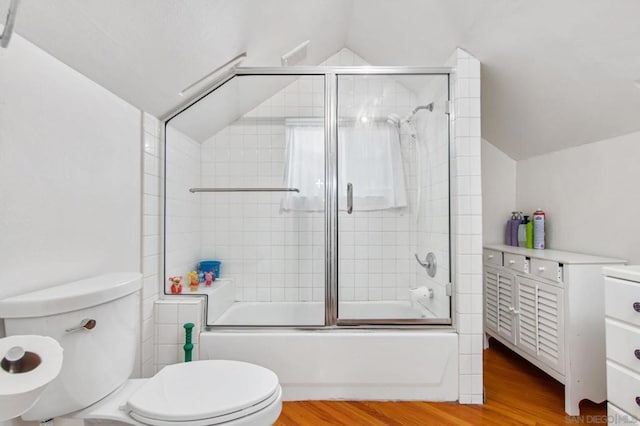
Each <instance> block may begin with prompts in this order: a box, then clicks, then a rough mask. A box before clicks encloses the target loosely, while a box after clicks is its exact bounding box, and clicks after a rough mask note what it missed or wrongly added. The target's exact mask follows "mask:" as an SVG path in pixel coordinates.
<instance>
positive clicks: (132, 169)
mask: <svg viewBox="0 0 640 426" xmlns="http://www.w3.org/2000/svg"><path fill="white" fill-rule="evenodd" d="M140 122H141V115H140V112H139V111H138V110H137V109H135V108H134V107H132V106H131V105H129V104H128V103H126V102H124V101H123V100H121V99H120V98H118V97H116V96H115V95H113V94H112V93H110V92H108V91H107V90H105V89H104V88H102V87H100V86H98V85H97V84H96V83H94V82H92V81H91V80H89V79H87V78H86V77H84V76H82V75H81V74H79V73H78V72H76V71H74V70H72V69H71V68H69V67H67V66H66V65H64V64H63V63H61V62H59V61H58V60H57V59H55V58H53V57H51V56H49V55H48V54H46V53H45V52H43V51H42V50H40V49H38V48H37V47H35V46H33V45H32V44H31V43H29V42H27V41H25V40H24V39H23V38H21V37H20V36H17V35H16V36H15V38H13V39H12V42H11V45H10V47H9V49H2V50H0V198H1V199H2V203H1V204H0V235H2V238H0V297H6V296H9V295H12V294H19V293H24V292H27V291H29V290H33V289H37V288H42V287H47V286H50V285H52V284H57V283H62V282H65V281H68V280H74V279H78V278H82V277H86V276H89V275H94V274H99V273H103V272H110V271H140V209H141V199H140V186H141V185H140V180H141V179H140V169H141V167H140V161H141V157H140V156H141V153H140V151H141V150H140V140H141V134H140ZM0 316H2V313H0Z"/></svg>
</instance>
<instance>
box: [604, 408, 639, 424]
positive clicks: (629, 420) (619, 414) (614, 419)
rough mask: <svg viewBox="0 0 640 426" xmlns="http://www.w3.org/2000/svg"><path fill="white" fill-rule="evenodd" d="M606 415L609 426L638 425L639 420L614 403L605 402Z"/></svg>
mask: <svg viewBox="0 0 640 426" xmlns="http://www.w3.org/2000/svg"><path fill="white" fill-rule="evenodd" d="M607 416H608V420H609V426H623V425H624V426H639V425H640V422H639V421H638V420H637V419H634V418H633V417H631V416H630V415H628V414H627V413H625V412H624V411H622V410H621V409H619V408H618V407H616V406H615V405H613V404H611V403H609V404H607Z"/></svg>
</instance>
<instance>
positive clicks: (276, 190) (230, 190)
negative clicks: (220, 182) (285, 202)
mask: <svg viewBox="0 0 640 426" xmlns="http://www.w3.org/2000/svg"><path fill="white" fill-rule="evenodd" d="M189 192H191V193H192V194H195V193H196V192H300V190H299V189H298V188H189Z"/></svg>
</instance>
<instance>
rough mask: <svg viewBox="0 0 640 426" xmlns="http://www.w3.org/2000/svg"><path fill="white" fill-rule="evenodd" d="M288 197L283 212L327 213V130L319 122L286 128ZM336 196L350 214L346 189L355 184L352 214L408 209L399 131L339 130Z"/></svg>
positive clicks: (384, 127) (378, 127)
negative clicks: (325, 177)
mask: <svg viewBox="0 0 640 426" xmlns="http://www.w3.org/2000/svg"><path fill="white" fill-rule="evenodd" d="M286 138H287V160H286V161H287V163H286V170H285V182H284V184H285V186H287V187H292V188H298V189H299V190H300V192H299V193H296V192H290V193H286V195H285V197H284V198H283V201H282V209H283V210H302V211H321V210H323V209H324V126H323V124H322V121H320V120H289V121H287V123H286ZM338 176H339V181H338V188H339V190H338V195H339V207H340V209H342V210H344V209H346V186H347V183H351V184H352V185H353V209H354V211H371V210H386V209H398V208H403V207H406V206H407V191H406V186H405V181H404V171H403V167H402V155H401V152H400V140H399V134H398V128H397V127H396V126H391V125H389V124H387V123H378V122H373V123H370V124H366V125H350V126H342V125H341V126H340V127H339V129H338Z"/></svg>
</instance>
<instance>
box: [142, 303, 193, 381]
mask: <svg viewBox="0 0 640 426" xmlns="http://www.w3.org/2000/svg"><path fill="white" fill-rule="evenodd" d="M202 304H203V299H201V298H188V299H187V298H181V297H172V298H170V299H165V300H158V301H156V302H155V333H154V336H155V341H156V348H155V350H156V362H155V371H158V370H160V369H162V368H163V367H164V366H166V365H170V364H175V363H177V362H183V361H184V348H183V346H184V344H185V329H184V324H186V323H189V322H190V323H193V324H194V327H193V329H192V335H191V338H192V340H191V341H192V343H193V345H194V347H193V356H192V359H193V360H194V361H195V360H198V359H199V347H198V345H199V343H200V332H201V331H202V324H203V320H202V318H203V312H204V310H203V306H202Z"/></svg>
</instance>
